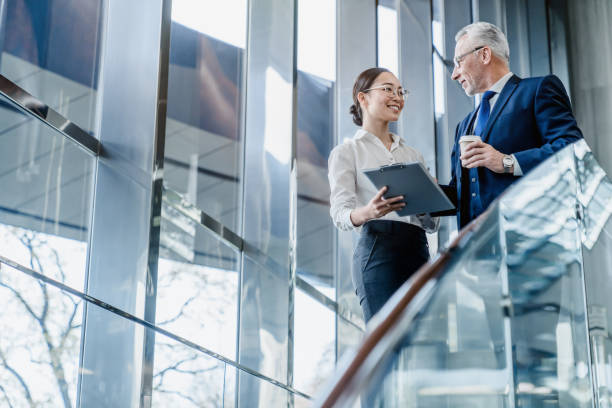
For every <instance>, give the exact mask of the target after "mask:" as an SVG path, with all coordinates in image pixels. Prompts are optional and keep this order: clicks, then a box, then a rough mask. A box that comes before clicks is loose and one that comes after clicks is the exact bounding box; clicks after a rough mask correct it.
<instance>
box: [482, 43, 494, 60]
mask: <svg viewBox="0 0 612 408" xmlns="http://www.w3.org/2000/svg"><path fill="white" fill-rule="evenodd" d="M480 59H481V61H482V63H483V64H490V63H491V61H492V59H493V54H492V51H491V48H489V47H484V48H483V49H482V56H481V57H480Z"/></svg>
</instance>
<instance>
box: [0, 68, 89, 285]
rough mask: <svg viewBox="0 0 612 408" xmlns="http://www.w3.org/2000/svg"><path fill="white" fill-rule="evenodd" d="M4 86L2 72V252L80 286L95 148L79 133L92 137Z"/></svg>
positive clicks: (41, 105) (0, 196)
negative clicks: (90, 147)
mask: <svg viewBox="0 0 612 408" xmlns="http://www.w3.org/2000/svg"><path fill="white" fill-rule="evenodd" d="M6 84H7V82H6V81H5V80H4V79H1V78H0V86H1V88H2V92H0V191H1V192H2V194H0V242H1V245H0V256H5V257H8V258H10V259H11V260H13V261H15V262H18V263H20V264H22V265H26V266H28V267H30V268H32V269H34V270H36V271H37V272H40V273H42V274H44V275H46V276H49V277H52V278H54V279H57V280H59V281H61V282H63V283H65V284H67V285H69V286H71V287H73V288H77V289H81V290H82V289H83V288H84V286H85V273H86V262H87V251H88V242H89V235H90V230H91V207H92V197H93V182H94V177H95V174H94V173H95V166H96V162H97V157H96V154H97V151H96V149H95V148H94V149H93V150H89V149H88V148H87V147H85V146H84V145H82V144H80V143H78V142H76V141H75V140H74V138H82V139H83V140H88V141H91V140H93V138H92V137H91V136H90V135H88V134H87V133H85V132H83V131H82V130H80V129H78V128H77V127H76V126H74V125H73V124H72V123H71V122H70V121H68V120H66V119H63V118H62V117H60V116H59V115H58V114H57V113H55V112H54V111H53V110H52V109H50V108H49V107H48V106H46V105H44V104H43V103H41V102H39V101H37V100H36V99H34V98H33V97H31V96H30V95H29V94H27V93H26V92H25V91H23V90H21V89H19V88H18V87H17V86H14V85H12V86H10V87H7V86H6ZM5 90H9V91H11V95H10V97H9V96H8V95H7V94H5V93H4V91H5ZM13 98H15V99H13ZM17 102H19V103H17ZM60 129H62V130H60ZM70 135H72V136H74V138H72V137H70ZM95 145H96V143H93V144H92V146H95Z"/></svg>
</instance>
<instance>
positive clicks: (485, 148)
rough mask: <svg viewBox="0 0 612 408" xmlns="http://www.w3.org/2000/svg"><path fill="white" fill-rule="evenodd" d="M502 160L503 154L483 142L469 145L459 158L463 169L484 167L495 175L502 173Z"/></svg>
mask: <svg viewBox="0 0 612 408" xmlns="http://www.w3.org/2000/svg"><path fill="white" fill-rule="evenodd" d="M503 158H504V154H503V153H500V152H499V151H497V150H495V149H494V148H493V146H491V145H489V144H486V143H483V142H473V143H470V144H469V145H468V146H467V148H466V149H465V153H464V154H463V155H462V156H461V157H460V159H461V164H462V165H463V167H465V168H468V169H472V168H475V167H486V168H487V169H489V170H491V171H494V172H495V173H503V172H504V164H503V162H502V159H503Z"/></svg>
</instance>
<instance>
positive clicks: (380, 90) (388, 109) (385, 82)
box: [359, 72, 404, 122]
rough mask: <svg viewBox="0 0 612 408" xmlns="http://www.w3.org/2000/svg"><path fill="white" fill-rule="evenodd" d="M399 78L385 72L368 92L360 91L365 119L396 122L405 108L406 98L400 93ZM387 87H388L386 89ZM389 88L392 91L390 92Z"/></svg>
mask: <svg viewBox="0 0 612 408" xmlns="http://www.w3.org/2000/svg"><path fill="white" fill-rule="evenodd" d="M401 87H402V86H401V85H400V82H399V80H398V79H397V78H396V77H395V75H393V74H392V73H390V72H383V73H381V74H380V75H378V77H376V80H374V83H372V85H371V86H370V90H369V91H367V92H360V93H359V102H360V104H361V110H362V112H363V115H364V119H365V120H382V121H385V122H394V121H396V120H398V119H399V115H400V113H401V112H402V109H403V108H404V98H402V97H401V96H400V95H399V92H398V89H399V88H401ZM385 88H386V89H385ZM389 88H390V90H391V91H392V92H389Z"/></svg>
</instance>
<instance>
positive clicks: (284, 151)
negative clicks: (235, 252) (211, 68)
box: [243, 0, 295, 270]
mask: <svg viewBox="0 0 612 408" xmlns="http://www.w3.org/2000/svg"><path fill="white" fill-rule="evenodd" d="M249 11H250V13H249V35H248V49H249V55H250V56H251V58H249V64H248V73H247V76H248V79H247V82H248V84H249V91H248V92H247V95H246V122H245V124H246V126H245V128H246V136H245V137H246V139H245V143H246V145H245V155H244V158H245V159H244V168H245V171H244V176H245V186H244V197H248V205H245V206H244V227H243V238H244V239H245V241H246V242H247V243H248V244H249V245H252V246H253V247H255V248H257V249H258V250H259V251H261V252H263V253H264V254H265V255H266V256H269V257H271V258H272V259H273V260H274V262H276V263H278V264H280V265H282V266H283V268H285V269H286V270H289V242H290V240H289V230H290V225H291V223H290V200H289V199H288V198H289V197H290V183H291V171H292V163H291V161H292V144H293V133H294V127H293V120H292V118H293V108H294V106H293V98H294V86H295V83H294V69H295V65H294V49H295V44H294V35H293V34H294V29H293V28H294V25H293V22H294V14H295V13H294V3H293V2H287V1H283V0H252V1H250V2H249Z"/></svg>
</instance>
